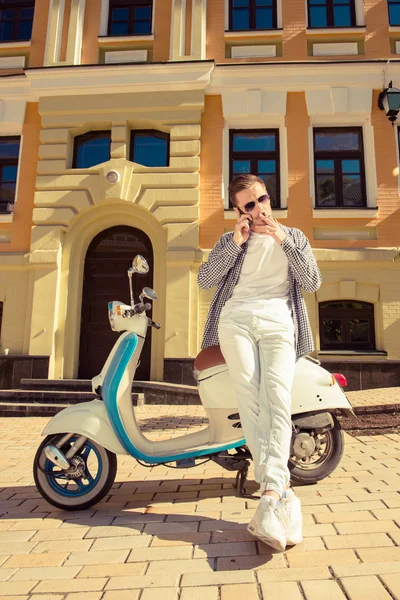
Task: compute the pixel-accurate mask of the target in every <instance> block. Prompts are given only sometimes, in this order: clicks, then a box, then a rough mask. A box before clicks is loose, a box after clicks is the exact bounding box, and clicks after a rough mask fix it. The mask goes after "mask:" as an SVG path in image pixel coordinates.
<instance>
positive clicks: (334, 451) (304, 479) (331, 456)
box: [288, 415, 344, 485]
mask: <svg viewBox="0 0 400 600" xmlns="http://www.w3.org/2000/svg"><path fill="white" fill-rule="evenodd" d="M332 417H333V422H334V426H333V428H332V429H329V430H328V431H325V432H324V433H322V434H316V433H314V432H311V431H300V432H299V433H298V434H297V435H298V436H299V435H300V436H304V438H303V440H304V444H305V447H306V448H307V447H308V448H309V450H308V452H305V454H307V455H306V456H299V455H296V453H295V451H294V447H295V444H294V443H293V442H294V441H295V438H296V436H295V438H294V439H292V450H291V456H290V459H289V464H288V467H289V470H290V478H291V481H292V482H293V483H300V484H303V485H304V484H312V483H316V482H317V481H321V479H325V478H326V477H328V475H330V474H331V473H332V472H333V471H334V470H335V469H336V467H337V466H338V464H339V463H340V461H341V458H342V455H343V451H344V435H343V431H342V429H341V427H340V423H339V421H338V420H337V419H336V417H335V416H334V415H332Z"/></svg>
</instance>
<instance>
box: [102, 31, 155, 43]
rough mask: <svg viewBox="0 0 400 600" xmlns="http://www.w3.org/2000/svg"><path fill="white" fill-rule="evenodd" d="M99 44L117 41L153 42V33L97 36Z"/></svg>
mask: <svg viewBox="0 0 400 600" xmlns="http://www.w3.org/2000/svg"><path fill="white" fill-rule="evenodd" d="M97 41H98V43H99V46H107V45H110V44H114V43H117V42H120V43H121V44H122V43H126V42H153V41H154V35H153V34H152V35H110V36H106V37H98V38H97Z"/></svg>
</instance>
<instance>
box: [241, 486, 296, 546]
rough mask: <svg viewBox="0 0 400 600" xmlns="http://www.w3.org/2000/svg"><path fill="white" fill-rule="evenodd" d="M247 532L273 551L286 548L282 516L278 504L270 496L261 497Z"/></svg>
mask: <svg viewBox="0 0 400 600" xmlns="http://www.w3.org/2000/svg"><path fill="white" fill-rule="evenodd" d="M247 531H248V532H249V533H251V534H252V535H254V536H255V537H258V538H259V539H260V540H261V541H262V542H264V544H268V546H272V548H274V549H275V550H280V551H281V552H283V550H284V549H285V547H286V537H285V525H284V515H283V511H282V507H281V505H280V503H279V502H278V501H277V500H276V499H275V498H272V497H271V496H261V498H260V502H259V505H258V507H257V510H256V512H255V515H254V517H253V518H252V520H251V521H250V523H249V525H248V527H247Z"/></svg>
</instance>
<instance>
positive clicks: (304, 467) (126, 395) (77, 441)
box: [33, 255, 352, 510]
mask: <svg viewBox="0 0 400 600" xmlns="http://www.w3.org/2000/svg"><path fill="white" fill-rule="evenodd" d="M148 270H149V267H148V264H147V262H146V260H145V259H144V258H143V257H142V256H140V255H138V256H136V257H135V258H134V260H133V263H132V267H131V268H130V269H129V270H128V277H129V288H130V299H131V304H130V306H129V305H127V304H123V303H121V302H117V301H113V302H110V303H109V304H108V316H109V321H110V325H111V328H112V329H113V330H114V331H118V332H123V333H121V335H120V337H119V338H118V340H117V341H116V343H115V345H114V347H113V348H112V350H111V352H110V354H109V356H108V358H107V360H106V362H105V364H104V367H103V369H102V371H101V373H100V374H99V375H97V376H96V377H94V378H93V379H92V389H93V392H94V393H95V394H96V396H97V397H96V399H94V400H92V401H90V402H84V403H81V404H78V405H75V406H72V407H69V408H65V409H64V410H62V411H61V412H59V413H58V414H56V415H55V416H54V417H53V419H52V420H51V421H50V422H49V423H48V424H47V425H46V427H45V429H44V431H43V434H42V435H43V436H46V437H45V439H44V440H43V442H42V443H41V444H40V446H39V448H38V450H37V452H36V456H35V459H34V465H33V474H34V478H35V483H36V486H37V489H38V490H39V492H40V494H41V495H42V497H43V498H44V499H45V500H47V501H48V502H49V503H50V504H53V505H54V506H56V507H58V508H61V509H63V510H80V509H81V510H83V509H86V508H88V507H90V506H93V505H94V504H96V503H97V502H99V501H100V500H101V499H102V498H103V497H104V496H105V495H106V494H107V493H108V491H109V490H110V488H111V486H112V485H113V483H114V480H115V476H116V471H117V458H116V455H117V454H125V455H130V456H132V457H133V458H135V459H136V460H137V461H139V462H140V464H144V465H145V466H149V467H154V466H155V465H171V466H175V467H180V468H190V467H194V466H195V465H198V464H199V463H201V462H203V461H207V460H213V461H215V462H216V463H217V464H219V465H220V466H222V467H224V468H226V469H228V470H230V471H237V476H236V487H237V488H239V493H240V494H242V495H246V494H247V492H246V488H245V483H246V478H247V474H248V469H249V466H250V462H249V461H250V460H251V454H250V451H249V449H248V448H247V446H246V440H245V439H244V437H243V434H242V432H241V424H240V416H239V414H238V408H237V401H236V398H235V393H234V390H233V387H232V383H231V381H230V378H229V375H228V370H227V366H226V364H225V362H224V359H223V356H222V354H221V352H220V350H219V348H218V347H215V348H211V349H210V348H208V349H206V350H203V351H202V352H200V354H199V355H198V357H197V359H196V361H195V365H194V366H195V369H196V372H197V381H198V390H199V395H200V399H201V401H202V404H203V406H204V409H205V412H206V415H207V417H208V426H207V427H206V428H204V429H202V430H201V431H197V432H194V433H189V434H186V435H182V436H179V437H174V438H173V439H170V440H161V441H151V440H149V439H148V438H147V437H145V436H144V435H143V433H142V432H141V430H140V428H139V426H138V423H137V421H136V418H135V411H134V407H133V403H132V382H133V379H134V376H135V371H136V367H137V365H138V362H139V359H140V354H141V351H142V348H143V344H144V341H145V338H146V335H147V333H148V331H149V328H150V327H154V328H156V329H159V328H160V325H159V324H158V323H155V322H154V321H152V320H151V319H150V318H149V317H148V315H147V313H148V312H149V311H150V309H151V304H150V302H146V301H145V300H151V301H153V300H156V299H157V294H156V292H155V291H154V290H152V289H151V288H147V287H145V288H143V291H142V293H141V294H140V296H139V302H137V303H135V301H134V297H133V287H132V277H133V275H134V274H137V275H140V274H141V273H147V272H148ZM345 384H346V381H345V378H344V377H343V376H342V375H340V374H334V375H331V374H330V373H328V372H327V371H326V370H325V369H323V368H322V367H321V366H320V364H319V362H318V361H316V360H314V359H311V358H309V357H307V358H303V359H300V360H299V361H298V362H297V363H296V368H295V377H294V384H293V394H292V423H293V436H292V444H291V456H290V460H289V468H290V470H291V478H292V481H295V482H300V483H315V482H316V481H319V480H321V479H323V478H325V477H327V476H328V475H329V474H330V473H331V472H332V471H333V470H334V469H335V468H336V467H337V465H338V464H339V462H340V459H341V456H342V454H343V449H344V440H343V433H342V431H341V428H340V422H339V420H338V414H340V413H342V414H348V413H349V412H351V413H352V408H351V405H350V403H349V401H348V399H347V398H346V395H345V394H344V392H343V389H342V386H344V385H345ZM172 463H174V465H172Z"/></svg>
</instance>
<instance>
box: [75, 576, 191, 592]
mask: <svg viewBox="0 0 400 600" xmlns="http://www.w3.org/2000/svg"><path fill="white" fill-rule="evenodd" d="M80 581H86V580H84V579H81V580H80ZM90 581H96V580H94V579H92V580H90ZM178 584H179V575H177V574H174V573H172V574H171V573H162V574H161V575H158V574H156V575H133V576H129V577H111V579H110V580H109V581H108V583H107V586H106V591H108V590H128V589H132V590H134V589H138V588H148V587H156V588H157V587H158V588H159V587H177V586H178Z"/></svg>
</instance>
